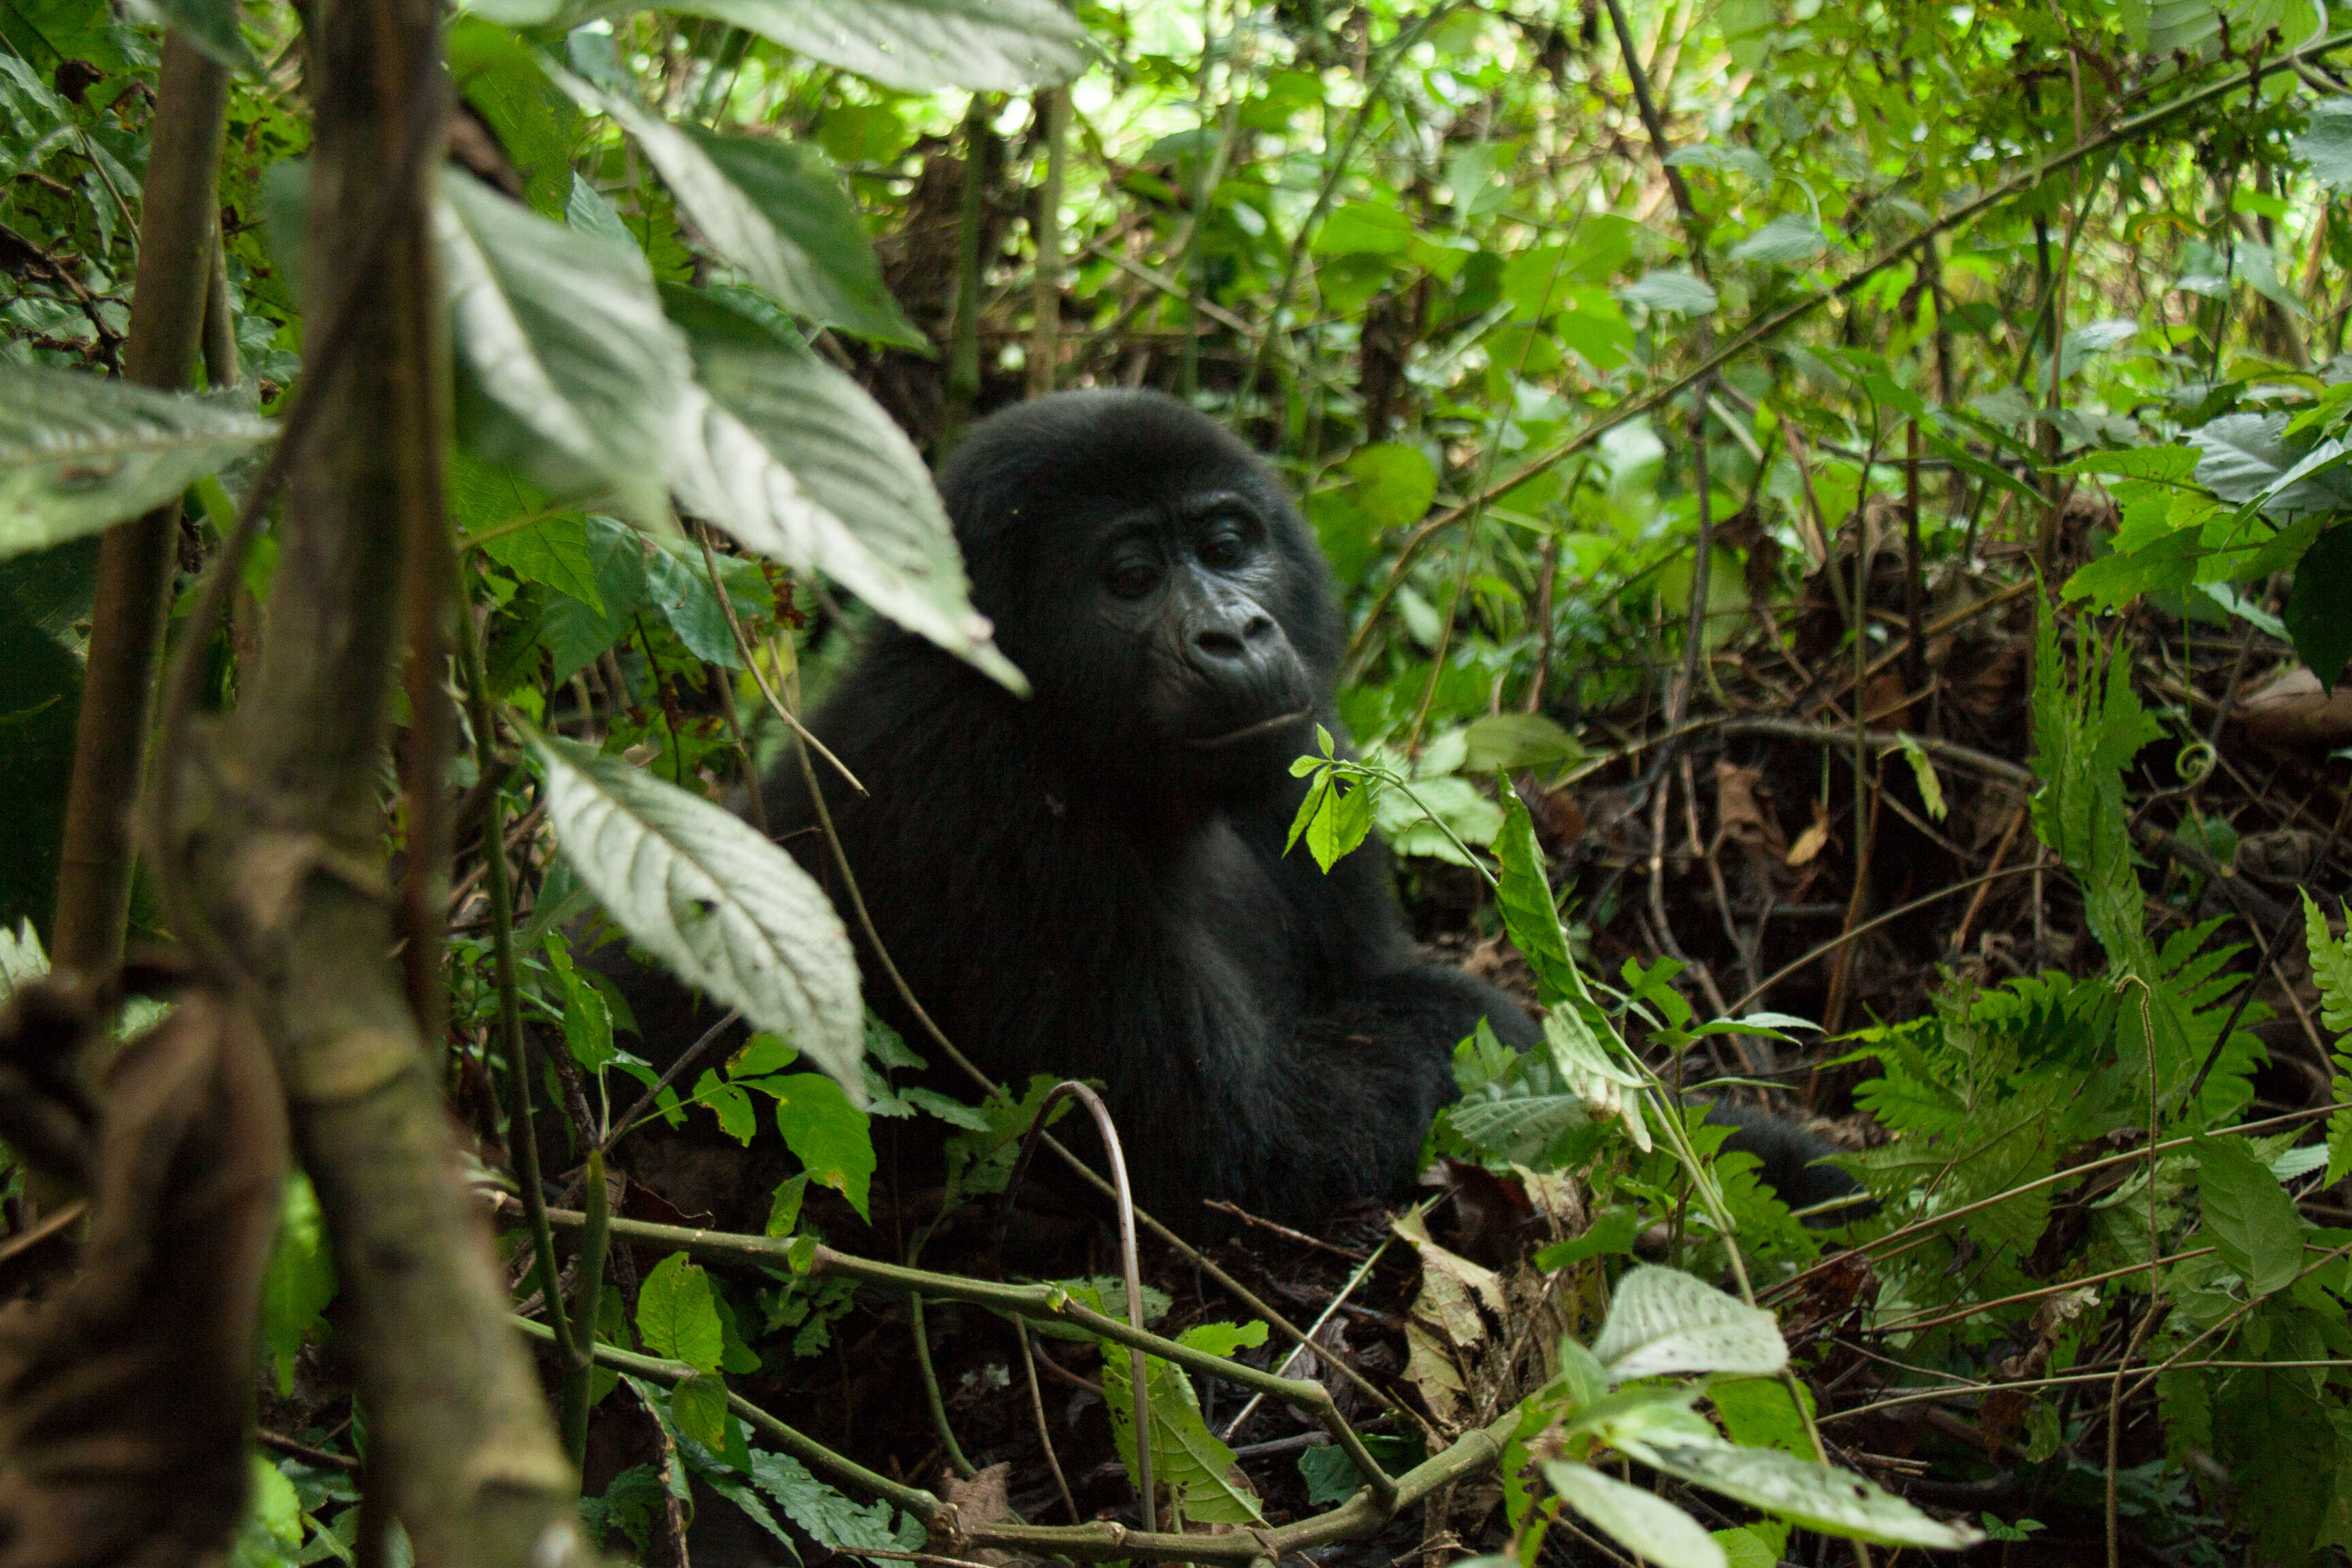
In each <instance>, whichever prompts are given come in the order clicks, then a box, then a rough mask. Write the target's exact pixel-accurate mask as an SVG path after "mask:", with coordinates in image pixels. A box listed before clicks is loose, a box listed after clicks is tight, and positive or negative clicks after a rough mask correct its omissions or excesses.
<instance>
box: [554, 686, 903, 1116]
mask: <svg viewBox="0 0 2352 1568" xmlns="http://www.w3.org/2000/svg"><path fill="white" fill-rule="evenodd" d="M530 742H531V746H532V749H533V750H534V751H535V752H537V754H538V757H539V762H540V768H541V774H542V776H543V777H544V779H545V781H546V795H545V799H546V802H547V812H548V820H549V822H550V823H551V824H552V825H553V826H554V829H555V835H556V840H557V842H558V843H559V844H560V845H561V846H562V849H563V855H564V858H565V860H566V861H568V862H569V863H570V865H571V866H572V869H573V870H574V871H575V872H576V873H577V874H578V875H579V878H580V879H581V880H582V881H583V882H584V883H586V884H587V885H588V887H589V888H590V889H593V891H594V893H595V895H596V897H597V899H598V900H600V901H601V902H602V903H603V904H604V908H605V910H606V911H607V912H608V913H610V914H611V915H612V917H613V919H614V921H617V922H618V923H619V924H620V926H621V929H622V930H624V931H627V932H628V933H629V935H630V937H631V938H632V939H633V940H634V941H635V942H637V944H638V945H639V946H641V947H643V948H645V949H646V951H648V952H651V953H652V954H653V955H654V956H655V957H656V958H657V959H659V960H660V961H661V962H662V963H664V964H666V965H667V966H668V967H669V969H670V970H671V971H672V972H673V973H676V974H677V976H678V978H679V979H681V980H684V981H685V982H686V983H687V984H689V985H692V986H695V987H697V988H698V989H699V990H702V991H706V992H708V993H709V994H711V995H712V996H715V997H717V998H718V999H719V1000H720V1001H722V1002H724V1003H726V1004H727V1005H729V1006H731V1007H736V1008H739V1009H740V1010H741V1011H742V1014H743V1016H745V1017H746V1018H749V1019H750V1020H751V1024H752V1026H753V1027H755V1028H760V1029H766V1030H769V1031H772V1033H775V1034H777V1035H781V1036H782V1037H785V1038H786V1039H788V1040H790V1041H791V1042H792V1043H793V1045H794V1046H796V1047H799V1048H800V1050H801V1051H802V1052H803V1054H805V1055H806V1056H807V1057H809V1058H811V1059H812V1060H814V1062H815V1063H816V1064H817V1065H818V1066H819V1067H822V1068H824V1070H825V1071H826V1072H828V1073H830V1074H832V1075H833V1078H834V1079H835V1081H836V1082H837V1083H839V1084H840V1085H841V1086H842V1088H843V1089H844V1090H845V1092H846V1093H847V1094H848V1095H849V1096H850V1099H851V1102H852V1103H853V1104H857V1103H861V1102H862V1101H863V1100H864V1099H865V1094H866V1089H865V1084H864V1081H863V1079H862V1078H861V1077H860V1075H859V1073H858V1071H857V1063H858V1060H859V1058H860V1056H861V1054H862V1052H863V1051H864V1048H865V1029H864V1025H863V1011H862V1009H861V1007H860V1006H859V1004H858V995H857V959H856V954H855V953H854V952H852V951H851V949H850V945H849V935H848V932H847V931H845V930H844V929H843V928H842V924H841V917H840V916H839V915H837V914H835V912H834V910H833V905H832V904H831V903H829V902H827V901H826V900H825V896H824V890H823V889H820V888H819V887H818V886H817V885H816V883H815V882H814V881H813V880H811V879H810V878H809V875H808V873H807V872H805V871H803V870H802V869H801V868H800V864H799V862H797V861H795V860H794V859H793V858H792V857H791V856H790V855H787V854H785V853H784V851H782V849H779V848H778V847H776V846H775V845H773V844H772V843H770V842H769V841H768V840H767V839H766V838H765V837H762V836H761V834H760V833H759V832H758V831H757V830H756V829H754V828H752V827H751V826H749V825H748V824H746V823H744V822H742V821H741V820H740V819H739V818H737V817H736V816H734V815H733V814H731V813H730V812H728V811H726V810H725V809H724V808H722V807H720V806H717V805H712V804H711V803H710V802H709V801H707V800H705V799H703V798H702V797H701V796H700V795H695V794H692V793H690V792H688V791H686V790H682V789H680V788H678V787H677V785H675V784H665V783H664V782H662V781H661V780H660V779H657V778H656V777H654V776H653V775H652V774H650V773H645V772H642V771H641V770H639V769H636V768H633V767H631V766H629V765H628V763H625V762H623V761H621V760H620V759H619V758H617V757H607V756H603V755H600V754H598V753H597V752H595V751H594V750H593V748H591V747H588V746H583V745H581V744H580V743H578V742H572V741H567V740H564V739H562V738H561V737H558V736H548V735H542V734H540V733H538V732H537V731H531V732H530Z"/></svg>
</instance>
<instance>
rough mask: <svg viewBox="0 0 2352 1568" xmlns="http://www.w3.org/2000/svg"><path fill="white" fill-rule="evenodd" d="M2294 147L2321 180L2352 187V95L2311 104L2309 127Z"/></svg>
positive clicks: (2344, 187) (2346, 188)
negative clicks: (2351, 96)
mask: <svg viewBox="0 0 2352 1568" xmlns="http://www.w3.org/2000/svg"><path fill="white" fill-rule="evenodd" d="M2294 150H2295V151H2296V152H2298V153H2302V154H2303V159H2304V162H2305V163H2309V164H2310V165H2311V173H2312V174H2313V176H2314V177H2315V178H2316V179H2317V180H2318V181H2319V183H2320V184H2324V185H2333V186H2335V187H2336V189H2337V190H2339V191H2352V98H2325V99H2322V100H2319V101H2318V102H2317V103H2315V104H2313V105H2312V106H2311V124H2310V127H2309V129H2307V130H2305V132H2304V133H2303V134H2302V135H2300V136H2298V137H2296V138H2295V139H2294Z"/></svg>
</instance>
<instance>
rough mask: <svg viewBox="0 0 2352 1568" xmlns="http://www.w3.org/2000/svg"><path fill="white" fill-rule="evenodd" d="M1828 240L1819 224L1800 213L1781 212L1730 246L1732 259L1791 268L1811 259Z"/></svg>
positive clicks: (1820, 250)
mask: <svg viewBox="0 0 2352 1568" xmlns="http://www.w3.org/2000/svg"><path fill="white" fill-rule="evenodd" d="M1827 243H1829V242H1828V240H1827V239H1826V238H1825V237H1823V236H1822V226H1821V225H1820V224H1819V223H1817V222H1815V221H1814V220H1813V219H1812V218H1811V217H1808V216H1804V215H1803V214H1801V213H1782V214H1781V215H1780V216H1779V217H1776V218H1774V219H1773V220H1772V221H1771V222H1770V223H1768V224H1766V225H1765V226H1763V227H1762V228H1759V229H1758V230H1757V231H1756V232H1755V233H1754V234H1751V235H1749V236H1748V237H1747V238H1746V239H1743V240H1741V241H1740V242H1739V243H1738V245H1735V246H1733V247H1731V249H1730V252H1729V255H1730V257H1731V259H1732V260H1734V261H1761V262H1765V263H1768V264H1769V265H1771V266H1775V267H1794V266H1795V265H1796V264H1797V263H1798V262H1801V261H1811V259H1812V258H1814V257H1816V256H1819V255H1820V254H1821V253H1822V247H1823V246H1824V245H1826V244H1827Z"/></svg>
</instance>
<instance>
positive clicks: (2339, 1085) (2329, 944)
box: [2303, 893, 2352, 1186]
mask: <svg viewBox="0 0 2352 1568" xmlns="http://www.w3.org/2000/svg"><path fill="white" fill-rule="evenodd" d="M2303 934H2304V944H2305V947H2306V948H2307V949H2308V950H2309V952H2310V954H2311V973H2312V976H2313V978H2314V979H2315V980H2317V981H2318V983H2319V1002H2320V1013H2319V1021H2320V1022H2321V1023H2323V1024H2325V1025H2326V1026H2327V1027H2328V1029H2329V1031H2330V1032H2331V1033H2333V1034H2334V1035H2335V1036H2336V1068H2337V1069H2338V1074H2337V1077H2336V1082H2335V1086H2334V1090H2335V1095H2336V1099H2337V1100H2352V1051H2347V1049H2346V1048H2345V1044H2344V1038H2343V1037H2344V1036H2345V1034H2346V1033H2347V1031H2352V934H2347V936H2345V937H2344V938H2343V939H2342V940H2340V941H2339V940H2338V939H2337V938H2336V937H2335V936H2333V935H2331V934H2330V933H2329V931H2328V929H2327V917H2326V916H2325V915H2323V914H2321V913H2320V912H2319V906H2318V905H2317V904H2316V903H2314V902H2313V901H2312V898H2311V895H2310V894H2309V893H2305V894H2304V895H2303ZM2347 1173H2352V1110H2339V1111H2337V1112H2336V1114H2335V1115H2333V1116H2331V1117H2329V1118H2328V1119H2327V1184H2328V1185H2329V1186H2334V1185H2335V1184H2336V1183H2338V1182H2340V1181H2342V1180H2343V1179H2344V1177H2345V1175H2346V1174H2347Z"/></svg>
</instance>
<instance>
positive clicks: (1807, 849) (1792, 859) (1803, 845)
mask: <svg viewBox="0 0 2352 1568" xmlns="http://www.w3.org/2000/svg"><path fill="white" fill-rule="evenodd" d="M1829 842H1830V814H1829V813H1828V812H1827V811H1825V810H1823V809H1822V803H1821V802H1820V801H1815V802H1813V820H1812V823H1811V826H1808V827H1807V828H1806V829H1805V830H1804V831H1803V832H1802V833H1800V834H1798V835H1797V841H1796V842H1795V843H1794V844H1791V845H1790V846H1789V852H1788V854H1786V855H1784V856H1782V857H1781V858H1780V863H1781V864H1782V865H1784V866H1791V867H1794V866H1810V865H1811V864H1812V863H1813V860H1814V859H1815V858H1817V857H1818V856H1819V855H1820V854H1821V852H1822V850H1823V849H1826V848H1827V847H1829Z"/></svg>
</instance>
